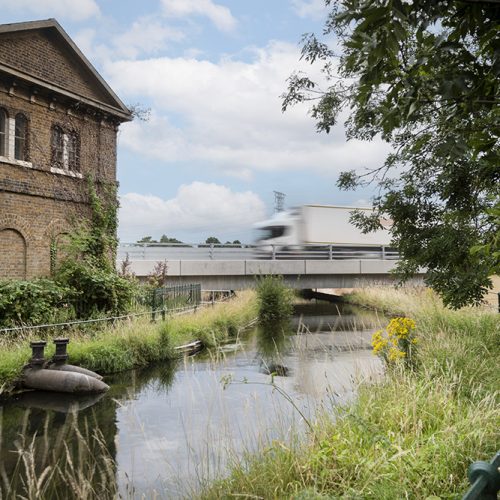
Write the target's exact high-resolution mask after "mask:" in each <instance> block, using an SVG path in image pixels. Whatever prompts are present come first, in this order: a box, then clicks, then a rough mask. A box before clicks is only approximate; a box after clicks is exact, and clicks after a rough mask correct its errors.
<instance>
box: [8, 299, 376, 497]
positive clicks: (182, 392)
mask: <svg viewBox="0 0 500 500" xmlns="http://www.w3.org/2000/svg"><path fill="white" fill-rule="evenodd" d="M358 312H359V311H358V310H357V309H356V308H352V307H348V306H347V307H342V306H341V307H340V308H339V307H337V306H335V305H330V304H322V303H318V304H309V303H305V304H304V303H300V304H298V305H296V306H295V313H294V319H293V321H292V324H291V325H290V328H289V329H285V330H281V329H272V330H263V329H260V328H253V329H251V330H247V331H246V332H245V333H243V334H242V335H240V336H238V337H237V338H235V339H234V340H233V341H232V342H231V343H230V344H224V345H219V346H216V347H213V348H210V349H207V350H205V351H204V352H203V353H199V354H197V355H196V356H194V357H188V358H184V359H180V360H177V361H173V362H163V363H157V364H154V365H150V366H149V367H147V368H144V369H136V370H130V371H127V372H122V373H119V374H115V375H111V376H107V377H105V380H106V382H107V383H108V384H109V385H110V390H109V392H108V393H106V394H104V395H97V396H95V397H86V398H75V397H71V396H67V395H66V396H59V397H55V396H54V394H52V395H49V394H43V393H24V394H21V395H18V396H16V397H15V398H11V399H9V401H8V402H5V403H4V405H3V406H2V405H0V419H2V420H3V425H0V428H2V429H3V434H2V436H1V443H2V444H1V450H0V482H1V481H2V478H10V480H11V481H16V484H12V485H10V484H6V482H5V481H4V484H3V486H2V487H3V488H4V490H3V491H4V492H5V491H7V488H8V487H10V488H11V491H16V492H20V493H22V494H25V495H27V491H26V489H23V488H25V486H23V483H22V481H23V480H25V484H26V485H31V486H32V487H35V486H34V485H36V484H37V482H38V480H39V479H40V475H41V473H42V472H43V471H44V470H45V469H46V468H47V467H51V469H50V470H54V467H55V464H57V468H58V470H60V471H64V474H61V475H58V474H59V473H56V474H55V476H52V477H47V478H44V479H43V480H42V481H41V482H40V484H41V488H40V489H41V493H42V494H40V495H38V496H37V498H51V497H50V495H53V497H57V495H56V493H57V494H58V495H59V497H61V498H63V497H64V494H65V492H66V491H67V489H68V488H70V485H68V484H66V482H65V481H68V482H70V481H71V480H76V481H77V483H78V487H79V488H80V489H81V490H82V492H81V494H80V496H79V498H95V496H92V495H93V493H92V492H93V491H98V492H99V498H113V497H115V496H116V495H117V494H118V493H120V494H122V496H123V497H127V495H128V494H129V493H130V492H131V491H133V492H134V494H136V495H137V496H140V495H145V497H146V498H150V497H153V496H154V492H155V491H156V492H157V496H158V497H159V498H180V497H192V496H194V495H195V494H196V493H195V492H196V491H199V488H200V483H201V486H203V485H205V484H206V482H207V481H212V480H214V479H215V478H218V477H221V475H222V476H224V475H227V473H228V471H229V470H230V468H231V466H232V464H233V463H234V460H239V458H240V457H242V456H243V455H245V454H247V453H250V452H258V450H259V449H260V448H261V446H267V445H268V443H269V442H271V441H273V440H279V441H281V442H288V441H289V440H290V439H295V438H294V437H293V436H297V439H302V437H303V436H304V432H305V429H306V428H307V425H306V424H305V423H304V420H303V418H302V416H301V415H304V416H305V418H307V419H308V420H309V421H314V419H315V415H316V411H317V410H318V409H321V408H323V407H324V405H329V406H330V407H331V406H334V405H337V404H347V403H348V401H352V399H353V398H354V396H355V392H356V387H357V384H358V382H359V381H360V380H365V379H368V378H373V377H376V376H380V375H381V364H380V361H379V360H378V359H377V358H375V357H373V356H372V355H371V352H370V335H371V333H370V332H371V331H372V330H373V329H374V328H377V327H378V326H379V324H380V323H379V318H378V317H377V316H376V315H369V314H368V313H366V311H360V312H361V316H358ZM279 367H280V368H279ZM271 374H273V375H271ZM331 388H334V390H333V391H332V390H331ZM280 391H282V393H280ZM285 395H288V396H289V397H290V398H292V400H293V402H294V405H295V406H293V405H292V404H291V403H290V401H288V400H287V399H286V397H285ZM76 410H79V411H78V412H77V413H74V412H75V411H76ZM299 410H300V413H299ZM299 436H302V437H300V438H299ZM65 445H66V446H67V447H68V450H69V457H70V458H71V459H72V460H76V461H78V463H79V465H78V466H77V467H76V468H75V469H73V470H71V467H70V466H69V462H68V455H67V454H65V448H64V446H65ZM16 449H18V450H20V451H21V452H22V455H20V454H17V453H12V452H11V451H12V450H16ZM75 456H76V457H77V458H75ZM22 457H24V458H25V459H33V463H34V469H33V470H34V475H35V477H32V478H31V479H32V481H31V482H30V481H28V479H27V474H28V473H29V471H27V470H26V468H25V467H24V462H22ZM13 471H17V472H16V473H13ZM75 473H78V474H80V473H81V475H80V476H79V477H78V478H75ZM102 478H105V479H106V484H100V481H102V480H103V479H102ZM31 486H30V487H31ZM129 496H130V495H129Z"/></svg>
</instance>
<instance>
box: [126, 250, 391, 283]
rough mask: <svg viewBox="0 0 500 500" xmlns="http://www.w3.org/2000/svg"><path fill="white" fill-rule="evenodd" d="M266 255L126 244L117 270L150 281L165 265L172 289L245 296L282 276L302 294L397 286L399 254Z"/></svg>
mask: <svg viewBox="0 0 500 500" xmlns="http://www.w3.org/2000/svg"><path fill="white" fill-rule="evenodd" d="M265 250H266V251H263V249H258V248H255V247H254V246H252V245H239V246H235V245H205V244H197V245H195V244H193V245H190V246H180V245H171V244H168V245H159V244H149V245H137V244H122V245H120V248H119V252H118V262H117V266H118V268H120V267H121V266H122V263H123V261H128V263H129V264H128V270H129V271H131V272H133V273H134V274H135V275H136V276H137V277H138V278H139V279H141V278H142V279H144V278H146V277H147V276H148V275H149V274H150V273H151V272H152V271H153V269H154V267H155V266H156V265H157V264H158V262H166V264H167V266H168V271H167V274H168V277H169V281H170V282H171V283H172V284H181V283H200V284H201V287H202V289H203V290H241V289H245V288H251V287H253V286H255V280H256V278H257V277H258V276H262V275H268V274H274V275H282V276H283V278H284V280H285V281H286V282H287V283H288V284H289V285H290V286H292V287H294V288H299V289H316V288H355V287H358V286H361V285H363V284H366V283H378V284H380V283H387V284H389V283H393V282H394V281H395V279H394V277H393V276H392V275H391V271H392V270H393V269H394V267H395V265H396V263H397V254H396V253H395V252H393V251H390V250H388V249H385V248H379V249H373V248H370V249H362V250H359V249H358V250H345V249H338V248H335V247H332V246H324V247H318V246H316V247H314V248H309V249H304V248H303V247H301V248H300V249H298V248H297V249H287V250H279V251H278V250H277V249H274V251H273V249H265Z"/></svg>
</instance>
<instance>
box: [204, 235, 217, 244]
mask: <svg viewBox="0 0 500 500" xmlns="http://www.w3.org/2000/svg"><path fill="white" fill-rule="evenodd" d="M205 243H208V244H212V243H213V244H214V245H220V244H221V242H220V241H219V238H216V237H215V236H209V237H208V238H207V239H206V240H205Z"/></svg>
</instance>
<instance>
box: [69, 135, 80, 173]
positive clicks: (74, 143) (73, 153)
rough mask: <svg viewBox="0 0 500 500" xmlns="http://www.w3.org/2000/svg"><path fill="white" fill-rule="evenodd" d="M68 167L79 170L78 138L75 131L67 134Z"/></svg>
mask: <svg viewBox="0 0 500 500" xmlns="http://www.w3.org/2000/svg"><path fill="white" fill-rule="evenodd" d="M68 169H69V170H71V171H73V172H79V171H80V138H79V137H78V133H77V132H75V131H73V132H71V133H70V134H69V135H68Z"/></svg>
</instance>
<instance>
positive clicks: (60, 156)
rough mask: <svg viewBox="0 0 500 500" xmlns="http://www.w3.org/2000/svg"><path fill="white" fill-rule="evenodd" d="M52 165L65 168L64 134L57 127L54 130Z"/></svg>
mask: <svg viewBox="0 0 500 500" xmlns="http://www.w3.org/2000/svg"><path fill="white" fill-rule="evenodd" d="M52 165H53V166H54V167H57V168H63V167H64V133H63V131H62V128H61V127H58V126H57V125H56V126H55V127H53V128H52Z"/></svg>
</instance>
